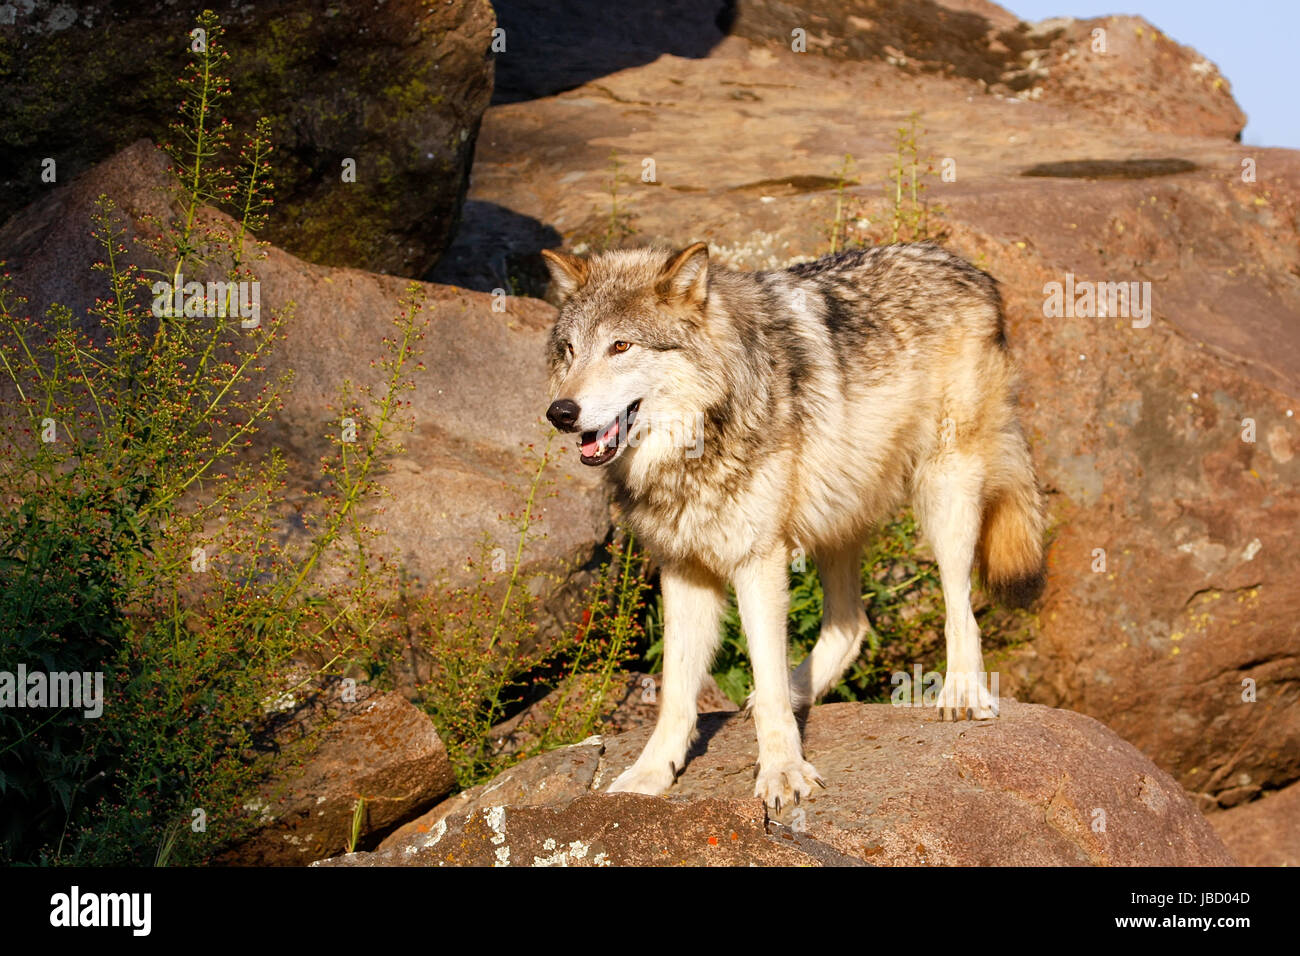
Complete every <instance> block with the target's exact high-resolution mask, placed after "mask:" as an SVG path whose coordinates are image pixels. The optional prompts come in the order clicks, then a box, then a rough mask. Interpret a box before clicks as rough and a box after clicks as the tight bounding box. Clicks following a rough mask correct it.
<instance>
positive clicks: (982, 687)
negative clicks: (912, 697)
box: [935, 671, 998, 722]
mask: <svg viewBox="0 0 1300 956" xmlns="http://www.w3.org/2000/svg"><path fill="white" fill-rule="evenodd" d="M935 707H937V708H938V710H939V719H940V720H941V721H948V720H951V721H954V722H955V721H958V720H989V719H991V718H993V717H996V716H997V715H998V699H997V697H995V696H994V695H992V694H990V693H989V691H988V684H987V681H986V677H985V675H984V674H983V673H975V672H968V671H955V672H949V673H948V674H947V675H946V676H945V677H944V682H943V688H942V689H941V690H940V691H939V698H938V700H936V701H935Z"/></svg>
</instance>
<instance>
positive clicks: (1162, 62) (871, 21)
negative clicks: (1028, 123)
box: [733, 0, 1246, 139]
mask: <svg viewBox="0 0 1300 956" xmlns="http://www.w3.org/2000/svg"><path fill="white" fill-rule="evenodd" d="M799 29H802V30H803V31H804V33H805V38H806V51H807V52H808V53H809V54H812V55H814V56H818V55H820V56H826V57H830V58H834V59H841V60H868V61H879V62H883V63H888V64H889V65H890V66H892V67H895V68H897V69H899V70H902V71H903V72H905V73H910V74H916V73H938V74H941V75H945V76H950V77H954V78H962V79H967V80H973V81H975V82H976V83H978V84H980V86H981V87H982V88H984V89H988V90H991V91H994V92H996V93H1000V94H1006V95H1012V96H1016V97H1018V98H1019V99H1023V100H1035V101H1039V100H1041V101H1042V102H1043V103H1047V104H1052V105H1060V106H1066V107H1071V108H1086V109H1088V110H1089V111H1093V112H1096V113H1099V114H1102V115H1105V116H1106V117H1107V118H1108V119H1110V120H1111V121H1112V122H1114V123H1116V124H1126V125H1128V124H1131V125H1136V126H1141V127H1145V128H1147V129H1152V130H1162V131H1165V132H1171V133H1190V134H1195V135H1205V136H1219V137H1223V138H1225V139H1233V138H1236V137H1239V136H1240V134H1241V130H1242V127H1244V126H1245V125H1246V116H1245V114H1244V113H1242V111H1241V108H1240V107H1239V106H1237V103H1236V101H1235V100H1233V98H1232V93H1231V89H1230V87H1229V85H1228V82H1227V80H1226V79H1225V78H1224V77H1223V76H1222V75H1221V74H1220V73H1219V70H1218V68H1217V67H1216V66H1215V65H1214V64H1213V63H1211V62H1210V61H1208V60H1207V59H1205V57H1203V56H1201V55H1200V54H1199V53H1197V52H1196V51H1195V50H1193V49H1191V48H1190V47H1186V46H1182V45H1181V44H1179V43H1176V42H1175V41H1173V40H1171V39H1170V38H1169V37H1167V36H1165V35H1164V34H1163V33H1161V32H1160V31H1159V30H1158V29H1156V28H1155V27H1153V26H1152V25H1151V24H1150V23H1148V22H1147V21H1146V20H1143V19H1142V18H1141V17H1126V16H1109V17H1096V18H1093V19H1088V20H1075V19H1073V18H1071V17H1057V18H1054V19H1051V20H1044V21H1042V22H1040V23H1024V22H1020V21H1019V20H1017V18H1016V17H1015V16H1014V15H1013V14H1011V13H1009V12H1008V11H1006V10H1004V9H1002V8H1001V7H999V6H997V5H996V4H993V3H988V2H985V0H973V2H972V0H919V2H918V0H848V2H845V0H797V2H793V3H790V2H785V0H738V2H737V3H736V19H735V25H734V27H733V32H735V33H736V34H738V35H741V36H745V37H748V38H750V39H752V40H755V41H756V42H759V43H762V44H764V45H766V46H768V47H769V48H771V49H774V50H778V51H780V52H781V53H782V54H788V53H790V52H791V47H792V43H793V42H794V37H793V36H792V34H793V31H795V30H799Z"/></svg>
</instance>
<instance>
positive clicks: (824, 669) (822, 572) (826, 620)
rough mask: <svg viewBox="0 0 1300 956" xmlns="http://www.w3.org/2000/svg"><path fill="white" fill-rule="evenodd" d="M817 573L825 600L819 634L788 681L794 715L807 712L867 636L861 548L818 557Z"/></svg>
mask: <svg viewBox="0 0 1300 956" xmlns="http://www.w3.org/2000/svg"><path fill="white" fill-rule="evenodd" d="M817 573H818V575H819V576H820V577H821V581H822V593H823V595H824V596H825V601H824V602H823V607H822V626H821V632H820V633H819V634H818V635H817V643H816V644H815V645H813V649H812V651H811V652H810V653H809V654H808V656H807V657H805V658H804V659H803V663H801V664H800V665H799V667H798V668H796V670H795V672H794V677H793V678H792V679H791V698H792V700H793V704H794V710H795V713H796V714H797V713H801V712H803V711H806V710H807V709H808V708H809V707H811V706H812V705H813V703H814V702H816V701H817V699H818V698H820V697H821V696H822V694H824V693H826V692H827V691H828V690H830V689H831V688H832V687H834V686H835V685H836V684H837V683H838V682H839V679H840V677H841V676H843V674H844V672H845V671H846V670H848V669H849V666H850V665H851V664H852V663H853V662H854V661H855V660H857V659H858V652H859V651H860V650H861V648H862V638H863V637H864V636H865V635H866V633H867V627H868V624H867V614H866V611H865V610H863V607H862V546H861V545H860V544H856V543H855V544H853V545H850V546H847V547H844V548H840V549H838V550H836V551H833V552H829V553H827V554H825V555H822V556H821V557H819V559H818V561H817Z"/></svg>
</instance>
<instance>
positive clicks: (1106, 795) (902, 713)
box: [337, 698, 1233, 866]
mask: <svg viewBox="0 0 1300 956" xmlns="http://www.w3.org/2000/svg"><path fill="white" fill-rule="evenodd" d="M700 731H701V733H700V741H699V743H697V745H696V747H695V749H694V751H693V756H692V758H691V759H689V760H688V762H687V765H686V768H685V770H684V771H683V773H682V775H681V776H680V777H679V778H678V781H677V783H676V784H675V785H674V786H673V788H672V789H671V790H670V791H669V793H668V795H667V798H668V799H667V800H663V799H661V798H637V802H636V803H627V804H626V805H625V804H624V803H622V802H619V801H625V800H627V798H626V797H622V796H618V797H615V798H607V801H606V803H604V804H601V803H599V802H597V798H595V797H593V796H589V794H591V791H593V790H603V789H604V788H605V787H607V786H608V785H609V783H610V781H612V780H613V779H614V778H615V777H616V776H617V775H618V774H619V773H620V772H622V771H623V770H624V769H625V768H626V767H627V766H628V765H629V764H630V763H631V762H632V760H633V759H635V757H636V755H637V754H638V753H639V752H640V749H641V747H642V746H643V745H644V743H645V741H646V738H647V737H648V736H649V729H648V728H644V729H641V730H637V731H632V732H629V733H626V734H622V735H620V736H617V737H613V738H609V739H606V740H604V741H601V740H600V739H598V738H593V739H592V740H590V741H586V742H584V743H582V744H579V745H575V746H573V747H566V748H563V749H561V750H557V751H552V752H551V753H548V754H544V755H542V756H540V757H535V758H533V759H531V760H528V761H525V762H524V763H522V764H519V765H518V766H516V767H513V768H511V769H510V770H508V771H506V772H505V773H503V774H501V775H500V776H499V777H498V778H497V779H496V780H494V781H492V782H490V783H488V784H485V785H482V786H479V787H476V788H473V789H472V790H468V791H465V793H463V794H459V795H457V796H456V797H453V798H451V799H450V800H447V801H444V802H443V803H442V804H440V805H439V806H437V807H435V808H434V809H433V810H431V811H430V812H429V813H428V814H426V815H425V816H423V817H421V818H419V819H418V820H415V821H413V822H411V823H409V824H407V825H406V826H404V827H402V828H400V829H398V830H396V831H394V832H393V834H392V835H390V836H389V837H388V838H387V839H386V840H385V841H384V842H383V843H382V844H380V848H379V851H378V852H377V853H376V854H373V855H365V854H357V855H354V856H352V857H349V858H348V859H347V860H341V861H337V862H347V863H352V864H357V863H369V864H399V863H407V864H413V865H454V864H461V863H465V864H471V865H479V864H486V863H492V862H493V861H494V859H497V860H500V861H502V862H505V863H508V864H510V865H536V864H537V862H538V861H537V860H536V859H535V857H542V858H544V857H545V856H546V853H544V852H542V850H539V849H538V845H539V843H541V844H544V841H545V840H546V839H547V838H552V839H553V840H554V844H553V846H552V847H551V851H550V852H552V853H554V852H559V851H563V850H564V849H565V847H568V848H570V850H571V848H572V847H573V844H574V843H575V842H576V843H578V844H580V845H581V846H582V847H583V848H584V850H583V852H584V853H586V854H590V855H594V854H597V853H601V852H604V853H605V859H606V860H607V861H608V862H610V863H612V864H615V865H618V864H628V865H639V864H642V863H654V862H657V861H658V862H670V861H671V862H677V860H678V859H679V858H680V859H684V860H688V861H689V862H705V861H707V860H708V859H709V857H708V854H709V853H711V852H713V849H712V847H713V844H712V843H709V848H707V849H706V848H705V847H704V846H701V845H700V842H701V841H699V840H698V839H697V837H699V836H701V835H705V834H708V835H712V836H715V837H717V838H718V841H719V843H720V844H722V845H725V844H726V842H727V841H728V840H730V839H732V838H731V836H730V832H729V829H734V830H736V831H737V832H742V830H741V828H739V827H737V826H735V823H734V821H735V811H734V810H733V809H732V808H733V807H736V808H739V807H743V806H744V804H745V801H750V806H752V807H753V810H752V811H750V812H751V814H752V815H753V816H752V818H753V819H755V820H758V819H761V818H762V810H761V809H760V807H759V805H758V802H757V801H754V800H753V797H752V793H753V774H752V772H751V771H752V768H753V765H754V761H755V755H756V744H755V741H754V725H753V723H752V722H750V721H747V720H746V719H745V718H744V716H743V715H741V714H711V715H708V716H705V717H703V718H701V723H700ZM805 753H806V756H807V758H808V759H809V760H810V761H812V762H813V764H814V765H816V767H817V768H818V770H819V771H821V774H822V776H823V777H824V778H825V780H826V783H827V785H828V787H827V789H825V790H819V791H817V792H816V793H814V794H813V795H812V796H810V797H808V798H807V799H805V800H804V801H803V803H802V804H801V805H800V806H798V807H791V808H785V809H784V810H783V811H782V813H781V814H780V816H779V818H778V819H777V820H775V821H770V822H771V823H779V824H780V825H781V826H782V827H784V828H787V829H788V830H789V831H790V835H791V836H799V837H808V838H811V839H812V840H814V841H816V845H817V846H818V847H821V846H825V847H829V848H830V849H831V850H833V851H835V852H836V853H838V854H842V856H843V857H846V858H850V859H854V860H859V861H864V862H869V863H873V864H878V865H889V866H898V865H914V864H932V865H954V866H1035V865H1071V866H1073V865H1095V866H1174V865H1178V866H1189V865H1196V866H1201V865H1229V864H1231V863H1233V859H1232V857H1231V856H1230V855H1229V853H1228V852H1227V850H1226V849H1225V848H1224V846H1223V844H1222V843H1221V842H1220V841H1219V838H1218V837H1217V836H1215V834H1214V831H1213V830H1212V829H1211V827H1210V825H1209V823H1207V822H1206V820H1205V818H1204V817H1203V816H1202V815H1201V814H1200V813H1199V811H1198V810H1197V808H1196V806H1195V805H1194V804H1193V803H1192V801H1190V800H1189V799H1188V798H1187V796H1186V794H1184V793H1183V791H1182V789H1181V788H1180V787H1179V786H1178V784H1177V783H1176V782H1175V781H1174V780H1173V779H1171V778H1170V776H1169V775H1168V774H1166V773H1165V772H1164V771H1162V770H1160V769H1159V768H1158V767H1156V766H1155V765H1154V764H1153V763H1152V762H1151V761H1150V760H1148V759H1147V758H1146V757H1144V756H1143V755H1142V754H1141V753H1139V752H1138V751H1137V750H1136V749H1135V748H1134V747H1133V746H1132V745H1130V744H1128V743H1126V742H1124V741H1123V740H1121V739H1120V738H1119V737H1118V736H1116V735H1115V734H1114V733H1112V732H1111V731H1109V730H1107V729H1106V728H1105V727H1104V726H1103V725H1101V724H1100V723H1098V722H1097V721H1095V720H1092V719H1091V718H1088V717H1084V716H1082V715H1080V714H1075V713H1070V712H1069V711H1059V710H1052V709H1050V708H1047V707H1042V706H1039V705H1035V704H1022V703H1018V702H1016V701H1014V700H1010V699H1006V698H1004V699H1003V709H1002V716H1001V717H1000V718H999V719H998V720H996V721H988V722H979V723H955V724H954V723H943V722H939V721H938V720H936V719H935V713H934V711H933V710H932V709H929V708H925V709H922V708H916V709H912V708H901V707H891V706H889V705H886V704H828V705H824V706H820V707H814V708H813V710H812V712H811V715H810V716H809V719H808V723H807V729H806V735H805ZM646 799H652V800H654V801H656V802H658V803H660V804H661V805H662V807H663V808H662V809H661V810H660V811H659V812H658V813H652V812H651V811H650V810H649V809H647V808H648V807H651V806H652V804H648V803H645V800H646ZM679 802H680V803H681V806H682V807H683V808H690V809H689V810H688V809H681V810H680V811H678V810H677V805H678V803H679ZM669 808H673V809H672V810H670V809H669ZM674 812H676V815H675V816H674V815H673V814H674ZM675 819H682V820H689V821H691V826H690V828H689V829H686V830H684V832H683V833H681V834H677V835H672V834H668V835H665V830H664V828H665V826H666V824H665V821H666V820H667V821H672V820H675ZM513 821H520V830H519V834H520V842H519V843H518V844H516V842H515V834H516V830H515V829H514V828H513V827H514V823H513ZM615 829H617V831H618V833H617V837H618V838H619V842H609V838H610V836H611V834H612V833H613V831H614V830H615ZM628 831H631V833H630V834H629V833H628ZM749 831H750V832H752V833H753V835H754V837H755V838H757V836H758V833H757V827H755V826H754V825H750V826H749ZM776 832H779V833H782V834H784V833H785V830H779V831H776ZM629 835H637V836H641V837H643V839H642V840H640V841H637V840H634V841H631V843H630V844H628V843H624V842H622V841H624V840H626V839H627V838H628V837H629ZM704 842H707V841H704ZM758 845H761V844H760V842H759V841H757V839H751V840H749V841H748V842H747V843H743V844H742V845H741V847H740V849H741V850H742V851H743V850H745V849H746V847H750V846H758ZM636 847H639V848H640V850H639V852H638V851H637V850H636V849H635V848H636ZM543 849H545V847H544V846H543ZM664 849H667V850H668V852H667V853H666V854H664V853H663V852H662V851H663V850H664ZM809 852H811V851H809ZM691 853H694V854H696V855H690V854H691ZM568 857H569V859H570V861H572V860H573V859H574V854H573V853H572V852H569V853H568ZM717 859H718V862H720V863H724V864H744V863H749V862H756V863H759V862H768V860H767V858H765V857H763V856H753V857H748V856H746V854H745V853H744V852H742V853H741V854H740V855H739V858H737V857H736V856H735V855H729V854H723V853H719V854H718V858H717ZM826 861H827V862H837V861H836V860H834V859H832V858H826ZM839 862H843V860H840V861H839Z"/></svg>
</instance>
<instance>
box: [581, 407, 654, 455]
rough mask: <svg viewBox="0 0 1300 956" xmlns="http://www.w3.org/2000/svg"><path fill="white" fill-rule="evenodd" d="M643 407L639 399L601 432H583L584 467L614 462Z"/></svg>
mask: <svg viewBox="0 0 1300 956" xmlns="http://www.w3.org/2000/svg"><path fill="white" fill-rule="evenodd" d="M640 407H641V399H639V398H638V399H637V400H636V401H635V402H633V403H632V404H631V405H629V406H628V407H627V408H625V409H623V411H622V412H620V413H619V416H618V418H616V419H614V420H613V421H612V422H610V423H609V424H608V425H606V426H605V427H604V428H602V429H600V430H599V431H593V432H583V433H582V437H581V438H580V439H579V440H578V450H579V451H580V452H581V458H582V463H583V464H584V465H604V464H606V463H608V462H611V461H613V460H614V456H615V455H617V454H618V450H619V448H620V447H621V446H622V444H623V442H624V441H625V440H626V439H627V435H628V433H629V432H630V431H631V429H632V423H633V422H634V421H636V410H637V409H638V408H640Z"/></svg>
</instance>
